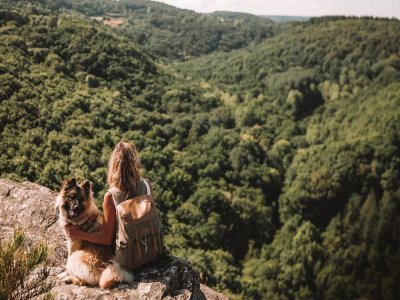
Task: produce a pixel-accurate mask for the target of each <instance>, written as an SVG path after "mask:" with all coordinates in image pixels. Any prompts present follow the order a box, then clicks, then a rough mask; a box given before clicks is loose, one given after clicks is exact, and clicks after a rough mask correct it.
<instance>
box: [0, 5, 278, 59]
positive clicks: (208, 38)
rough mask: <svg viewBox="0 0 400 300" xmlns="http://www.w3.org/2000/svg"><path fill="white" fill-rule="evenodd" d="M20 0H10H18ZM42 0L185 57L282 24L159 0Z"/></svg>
mask: <svg viewBox="0 0 400 300" xmlns="http://www.w3.org/2000/svg"><path fill="white" fill-rule="evenodd" d="M14 2H15V1H11V0H6V1H5V3H12V5H15V4H14ZM17 2H19V3H26V2H27V3H29V1H26V0H20V1H17ZM37 3H41V4H42V5H43V6H45V7H47V8H49V9H51V10H53V11H60V12H62V11H70V12H71V11H72V12H79V13H81V14H84V15H85V16H88V17H90V18H92V19H95V20H98V21H99V22H103V23H105V24H109V25H111V26H113V27H114V30H115V32H117V33H118V34H120V35H123V36H125V37H127V38H128V39H129V40H130V41H132V42H134V43H136V44H138V45H141V46H142V49H144V50H146V51H147V52H148V53H150V54H152V55H153V56H155V57H158V58H168V59H179V60H184V59H189V58H191V57H197V56H201V55H205V54H208V53H211V52H215V51H224V52H229V51H231V50H233V49H239V48H244V47H246V46H247V45H249V44H252V43H260V42H261V41H263V40H265V39H267V38H269V37H270V36H272V35H273V34H274V33H275V29H276V26H275V25H274V23H273V22H272V21H271V20H269V19H267V18H263V17H257V16H254V15H250V14H240V13H224V12H221V13H214V14H198V13H195V12H193V11H190V10H184V9H178V8H175V7H173V6H169V5H166V4H164V3H160V2H156V1H144V0H120V1H114V0H84V1H82V0H39V1H37ZM114 24H115V25H114Z"/></svg>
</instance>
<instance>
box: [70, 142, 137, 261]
mask: <svg viewBox="0 0 400 300" xmlns="http://www.w3.org/2000/svg"><path fill="white" fill-rule="evenodd" d="M141 175H142V166H141V164H140V159H139V153H138V151H137V149H136V147H135V145H133V144H130V143H124V142H119V143H118V144H117V145H116V146H115V148H114V150H113V152H112V154H111V157H110V160H109V161H108V170H107V182H108V185H109V186H110V188H111V190H112V191H113V193H115V192H116V193H124V195H128V194H130V193H135V194H138V190H140V191H139V194H142V192H141V190H143V191H145V189H143V187H141V186H140V183H141V181H140V178H141ZM111 190H108V191H107V193H106V194H105V195H104V199H103V229H102V231H99V232H85V231H81V230H79V228H78V227H77V226H73V225H67V226H66V227H65V230H66V232H67V234H68V235H69V236H70V237H71V238H76V239H81V240H85V241H88V242H91V243H96V244H102V245H114V241H115V231H116V208H115V207H116V202H115V199H114V198H113V195H112V192H111ZM108 258H110V257H108Z"/></svg>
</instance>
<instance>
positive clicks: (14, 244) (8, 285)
mask: <svg viewBox="0 0 400 300" xmlns="http://www.w3.org/2000/svg"><path fill="white" fill-rule="evenodd" d="M47 256H48V248H47V246H46V245H44V244H38V245H34V246H33V247H32V246H30V245H29V243H28V241H27V240H26V238H25V236H24V235H23V234H22V233H21V232H20V231H15V232H14V236H13V237H12V238H10V239H9V240H8V241H5V240H1V241H0V270H1V272H0V298H1V299H13V300H14V299H32V298H34V297H38V296H40V295H43V294H45V293H48V292H49V291H50V290H51V289H52V288H53V286H54V283H53V282H51V281H49V280H48V277H49V274H50V272H49V269H48V268H47V267H46V265H45V262H46V259H47ZM45 297H46V299H50V298H51V295H49V294H46V295H45Z"/></svg>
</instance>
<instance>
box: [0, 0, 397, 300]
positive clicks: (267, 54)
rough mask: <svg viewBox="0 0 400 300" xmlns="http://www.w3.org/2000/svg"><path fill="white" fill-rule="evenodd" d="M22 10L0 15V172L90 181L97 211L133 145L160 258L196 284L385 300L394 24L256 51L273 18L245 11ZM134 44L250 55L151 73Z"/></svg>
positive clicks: (390, 250)
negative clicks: (148, 184) (113, 167)
mask: <svg viewBox="0 0 400 300" xmlns="http://www.w3.org/2000/svg"><path fill="white" fill-rule="evenodd" d="M27 2H29V1H18V2H17V3H13V2H12V1H6V2H4V3H5V5H6V7H8V8H6V9H3V10H1V16H4V18H3V19H2V22H1V24H0V32H1V34H2V42H3V41H4V43H2V45H1V46H0V61H1V63H0V85H1V89H0V102H1V106H0V139H1V140H2V143H1V144H0V176H1V177H11V178H14V179H18V180H30V181H34V182H38V183H41V184H44V185H46V186H48V187H50V188H53V189H58V188H59V184H60V182H61V181H62V180H63V179H64V178H65V177H67V176H72V175H74V176H75V177H78V178H81V179H83V178H87V179H89V180H92V181H93V182H94V187H95V196H96V198H98V199H99V200H100V198H101V196H102V195H103V193H104V192H105V190H106V186H105V185H106V184H105V180H106V178H105V176H106V166H107V160H108V158H109V155H110V153H111V151H112V148H113V146H114V145H115V143H116V142H118V141H120V140H127V141H133V142H134V143H135V144H136V146H137V147H138V149H139V150H140V153H141V159H142V164H143V167H144V176H145V177H147V178H149V179H150V180H151V181H152V183H153V184H154V191H155V194H156V199H157V202H158V207H159V208H160V210H161V218H162V222H163V223H164V227H165V230H166V232H167V238H166V241H167V247H168V249H169V250H170V251H171V252H172V253H173V254H175V255H179V256H182V257H186V258H187V259H189V260H190V261H191V262H192V263H193V265H194V266H195V268H196V269H197V270H198V271H201V272H202V273H204V274H205V275H206V276H207V277H208V283H209V284H210V285H212V286H214V287H216V288H219V289H221V290H224V291H227V293H230V294H231V293H234V294H236V295H237V296H238V297H241V296H243V297H244V298H254V299H310V298H314V299H337V298H359V297H367V298H368V297H369V298H377V299H396V298H398V297H399V295H400V291H399V290H398V287H397V285H396V283H397V282H398V281H399V279H400V278H399V276H400V275H399V269H398V267H397V266H398V265H399V264H398V262H399V255H398V253H399V250H400V249H399V246H400V245H399V236H398V232H399V228H398V227H399V226H398V225H399V217H398V215H399V214H398V213H399V211H398V210H399V207H398V204H397V203H399V189H398V183H399V181H400V171H399V170H400V160H399V157H400V149H399V145H400V137H399V132H400V127H399V126H400V125H399V124H400V114H399V112H398V107H399V106H400V94H399V90H400V85H399V79H400V64H399V62H400V58H399V53H400V51H399V44H398V42H397V41H398V40H400V36H399V32H400V23H399V22H398V21H397V20H383V19H372V18H364V19H359V18H321V19H311V20H310V21H309V22H306V23H293V24H279V25H273V26H274V30H276V31H274V34H275V35H274V37H271V38H269V39H268V40H267V41H266V42H261V40H262V39H264V36H263V34H264V33H265V30H264V29H265V26H267V27H268V26H270V25H271V24H270V23H269V22H268V21H265V20H264V21H261V19H260V18H257V17H252V16H249V15H241V14H239V15H238V14H229V13H219V14H214V15H211V16H209V15H199V14H195V13H193V12H188V11H182V10H178V9H175V8H172V7H169V6H165V5H162V4H157V3H152V2H148V1H145V2H142V1H122V0H121V1H118V2H115V1H97V2H92V1H45V0H43V1H39V2H37V3H36V4H35V5H30V4H28V3H27ZM77 11H79V12H80V13H84V14H85V15H91V16H99V15H103V16H104V15H105V16H108V17H122V18H123V19H124V20H125V21H126V22H125V24H124V25H123V26H121V27H118V28H117V29H112V28H109V27H106V26H103V25H101V24H98V23H97V21H94V20H88V18H87V17H86V16H85V15H81V14H79V13H77ZM221 18H223V19H224V22H223V23H221V21H220V19H221ZM218 20H219V21H218ZM224 24H225V25H224ZM234 24H236V25H234ZM250 24H253V25H254V26H253V25H251V26H252V27H251V28H252V30H254V32H255V33H254V34H253V33H251V30H249V28H250V27H248V26H250ZM232 26H235V29H237V31H236V32H235V33H234V31H233V30H232ZM193 27H196V29H195V30H194V29H193ZM243 31H244V32H243ZM263 32H264V33H263ZM210 39H211V40H210ZM132 40H134V41H135V40H136V41H137V42H138V43H139V44H141V45H143V46H145V48H146V49H148V50H149V52H151V53H153V54H154V53H155V54H157V56H158V58H161V57H164V58H165V57H173V58H183V57H185V56H187V55H189V54H191V55H199V56H200V55H203V54H205V53H209V52H213V51H215V50H221V51H229V50H232V49H237V48H241V47H244V46H246V45H249V43H250V44H251V43H252V41H255V43H254V45H249V46H246V47H245V48H244V49H242V50H237V51H233V52H231V53H214V54H210V55H207V56H203V57H200V58H198V59H191V60H189V61H187V62H180V63H177V62H172V61H169V60H164V62H163V64H160V63H159V64H156V63H154V59H153V58H150V57H149V56H147V55H146V54H143V53H144V50H141V48H140V46H137V45H135V44H132ZM258 42H260V44H257V43H258ZM171 43H172V44H171ZM185 43H186V44H185ZM182 45H184V46H182ZM208 46H209V48H207V47H208ZM177 48H179V49H180V50H177ZM181 50H182V52H180V51H181ZM169 51H171V52H170V53H169ZM184 51H186V53H184Z"/></svg>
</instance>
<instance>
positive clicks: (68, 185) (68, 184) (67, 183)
mask: <svg viewBox="0 0 400 300" xmlns="http://www.w3.org/2000/svg"><path fill="white" fill-rule="evenodd" d="M76 185H77V184H76V179H75V177H72V178H69V179H67V180H65V181H64V187H65V188H67V189H69V188H72V187H74V186H76Z"/></svg>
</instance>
